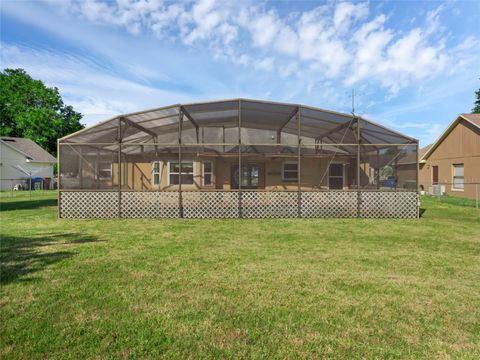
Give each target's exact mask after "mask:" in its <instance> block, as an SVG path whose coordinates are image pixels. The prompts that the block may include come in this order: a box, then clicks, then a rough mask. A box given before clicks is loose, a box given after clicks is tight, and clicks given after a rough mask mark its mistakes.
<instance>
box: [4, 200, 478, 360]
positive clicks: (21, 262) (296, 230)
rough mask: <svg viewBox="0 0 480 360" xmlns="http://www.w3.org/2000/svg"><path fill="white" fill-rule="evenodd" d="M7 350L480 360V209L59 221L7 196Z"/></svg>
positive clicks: (8, 353) (36, 205)
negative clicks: (417, 214)
mask: <svg viewBox="0 0 480 360" xmlns="http://www.w3.org/2000/svg"><path fill="white" fill-rule="evenodd" d="M0 198H1V199H0V201H1V206H2V211H1V212H0V216H1V218H0V220H1V236H2V238H1V278H0V281H1V285H2V288H1V300H0V308H1V324H0V337H1V340H0V357H1V358H2V359H4V358H27V359H28V358H44V357H45V358H78V357H83V358H85V359H89V358H104V357H108V358H137V357H140V358H145V357H150V358H158V357H164V358H182V359H183V358H212V357H213V358H233V357H235V358H271V357H274V358H318V357H321V358H324V357H332V358H399V357H400V358H438V357H440V358H445V357H461V358H472V359H473V358H478V357H479V356H480V210H477V209H475V208H471V207H464V206H458V205H455V204H450V203H447V202H438V201H436V200H435V199H430V198H424V199H422V207H423V208H424V209H425V212H424V213H423V217H422V218H421V219H420V220H357V219H349V220H337V219H330V220H305V219H300V220H297V219H291V220H121V221H118V220H98V221H97V220H95V221H93V220H88V221H80V220H78V221H66V220H57V218H56V207H55V204H56V202H55V194H54V193H50V194H43V195H38V196H36V195H33V197H32V199H31V200H30V199H29V197H28V195H27V194H24V195H21V194H20V195H17V196H15V197H13V198H12V197H8V196H1V197H0Z"/></svg>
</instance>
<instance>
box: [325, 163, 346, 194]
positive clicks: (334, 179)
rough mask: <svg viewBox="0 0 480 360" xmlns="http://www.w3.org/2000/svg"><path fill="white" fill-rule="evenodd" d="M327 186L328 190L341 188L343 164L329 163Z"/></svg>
mask: <svg viewBox="0 0 480 360" xmlns="http://www.w3.org/2000/svg"><path fill="white" fill-rule="evenodd" d="M328 188H329V189H330V190H342V189H343V164H330V167H329V169H328Z"/></svg>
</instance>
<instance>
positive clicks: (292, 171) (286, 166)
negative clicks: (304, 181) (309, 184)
mask: <svg viewBox="0 0 480 360" xmlns="http://www.w3.org/2000/svg"><path fill="white" fill-rule="evenodd" d="M282 180H283V181H297V180H298V163H297V162H296V161H285V162H284V163H283V169H282Z"/></svg>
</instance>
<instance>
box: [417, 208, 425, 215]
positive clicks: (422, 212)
mask: <svg viewBox="0 0 480 360" xmlns="http://www.w3.org/2000/svg"><path fill="white" fill-rule="evenodd" d="M425 211H427V209H422V208H420V211H419V214H418V215H419V217H423V214H425Z"/></svg>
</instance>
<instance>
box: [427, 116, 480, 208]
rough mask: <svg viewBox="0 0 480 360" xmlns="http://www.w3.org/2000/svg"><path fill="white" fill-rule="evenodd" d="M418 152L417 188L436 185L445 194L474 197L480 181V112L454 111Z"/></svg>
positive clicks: (428, 187)
mask: <svg viewBox="0 0 480 360" xmlns="http://www.w3.org/2000/svg"><path fill="white" fill-rule="evenodd" d="M422 153H423V154H422ZM419 154H420V165H419V166H420V173H419V184H420V189H424V190H425V191H429V189H430V188H431V187H432V186H433V185H440V186H441V187H442V190H444V192H445V193H446V194H448V195H453V196H461V197H467V198H471V199H474V198H475V197H476V192H477V189H476V187H477V184H478V183H479V182H480V114H460V115H458V117H457V118H456V119H455V120H454V121H453V122H452V123H451V124H450V125H449V126H448V128H447V129H446V130H445V131H444V132H443V134H442V135H441V136H440V137H439V138H438V140H437V141H435V142H434V143H433V144H431V145H429V146H427V147H425V148H423V149H421V150H420V152H419Z"/></svg>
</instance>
